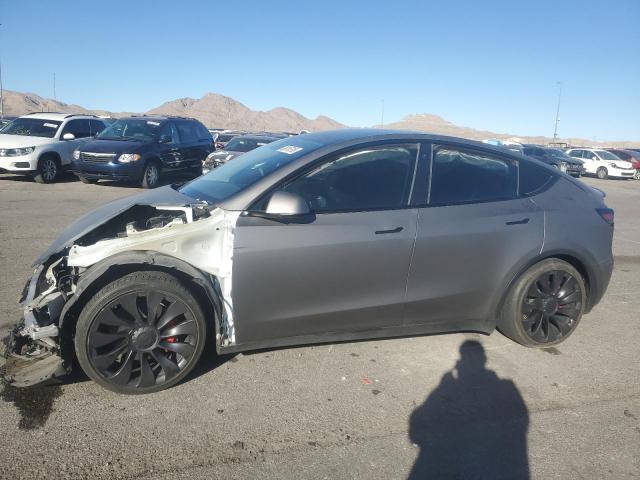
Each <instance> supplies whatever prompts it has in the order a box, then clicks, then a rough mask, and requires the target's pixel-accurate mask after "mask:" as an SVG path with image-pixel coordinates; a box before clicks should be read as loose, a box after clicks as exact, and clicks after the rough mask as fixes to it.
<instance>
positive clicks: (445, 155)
mask: <svg viewBox="0 0 640 480" xmlns="http://www.w3.org/2000/svg"><path fill="white" fill-rule="evenodd" d="M431 168H432V170H431V191H430V195H429V203H430V204H432V205H449V204H458V203H474V202H489V201H497V200H508V199H511V198H515V196H516V190H517V165H516V161H515V160H509V159H503V158H499V157H496V156H493V155H492V154H489V153H480V152H476V151H472V150H464V149H457V148H453V147H438V148H436V149H435V150H434V154H433V164H432V167H431Z"/></svg>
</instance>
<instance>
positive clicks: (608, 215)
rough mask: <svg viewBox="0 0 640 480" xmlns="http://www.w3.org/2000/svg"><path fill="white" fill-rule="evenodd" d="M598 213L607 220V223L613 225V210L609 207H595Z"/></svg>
mask: <svg viewBox="0 0 640 480" xmlns="http://www.w3.org/2000/svg"><path fill="white" fill-rule="evenodd" d="M596 211H597V212H598V214H599V215H600V216H601V217H602V219H603V220H604V221H605V222H607V223H608V224H609V225H613V217H614V212H613V210H612V209H610V208H596Z"/></svg>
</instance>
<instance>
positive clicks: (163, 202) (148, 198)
mask: <svg viewBox="0 0 640 480" xmlns="http://www.w3.org/2000/svg"><path fill="white" fill-rule="evenodd" d="M196 203H200V202H198V201H197V200H195V199H193V198H191V197H188V196H186V195H183V194H182V193H180V192H179V191H177V190H175V189H174V188H173V187H172V186H171V185H167V186H164V187H160V188H156V189H155V190H150V191H148V192H143V193H140V194H138V195H132V196H130V197H125V198H120V199H118V200H115V201H113V202H109V203H107V204H105V205H103V206H101V207H99V208H97V209H95V210H93V211H91V212H89V213H87V214H86V215H84V216H82V217H80V218H78V219H77V220H76V221H75V222H73V223H72V224H71V225H69V226H68V227H67V228H66V229H65V230H64V231H63V232H62V233H61V234H60V236H59V237H58V238H57V239H56V240H55V241H54V242H53V243H52V244H51V246H50V247H49V248H48V249H47V250H46V251H45V252H43V253H42V254H41V255H40V256H39V257H38V259H37V260H36V261H35V263H34V264H33V265H34V266H36V265H40V264H42V263H45V262H46V261H47V260H48V259H49V257H51V256H52V255H54V254H56V253H58V252H60V251H61V250H62V249H64V248H66V247H70V246H71V245H72V244H73V242H74V241H75V240H77V239H78V238H80V237H83V236H84V235H86V234H87V233H89V232H91V231H92V230H94V229H95V228H96V227H98V226H100V225H102V224H103V223H105V222H107V221H108V220H110V219H112V218H113V217H115V216H116V215H118V214H120V213H122V212H124V211H125V210H128V209H129V208H131V207H133V206H134V205H153V206H156V205H157V206H185V205H193V204H196Z"/></svg>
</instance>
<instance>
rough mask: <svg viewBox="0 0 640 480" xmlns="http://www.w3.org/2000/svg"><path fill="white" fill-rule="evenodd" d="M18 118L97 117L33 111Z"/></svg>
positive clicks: (61, 119)
mask: <svg viewBox="0 0 640 480" xmlns="http://www.w3.org/2000/svg"><path fill="white" fill-rule="evenodd" d="M20 118H37V119H38V120H57V121H59V122H62V121H64V120H66V119H67V118H82V119H84V118H98V117H96V116H95V115H91V114H89V113H87V114H83V113H59V112H34V113H27V114H26V115H22V117H20Z"/></svg>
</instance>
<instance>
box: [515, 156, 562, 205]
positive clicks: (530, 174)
mask: <svg viewBox="0 0 640 480" xmlns="http://www.w3.org/2000/svg"><path fill="white" fill-rule="evenodd" d="M518 175H519V176H520V181H519V183H518V185H519V190H520V195H522V196H529V195H535V194H536V193H540V192H541V191H543V190H544V189H545V187H546V186H547V185H549V184H550V183H551V182H552V181H553V178H554V177H553V174H552V173H551V172H549V171H547V170H546V169H545V168H542V167H540V166H539V165H535V164H534V163H533V162H526V161H524V160H521V161H520V162H519V167H518Z"/></svg>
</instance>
